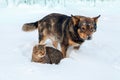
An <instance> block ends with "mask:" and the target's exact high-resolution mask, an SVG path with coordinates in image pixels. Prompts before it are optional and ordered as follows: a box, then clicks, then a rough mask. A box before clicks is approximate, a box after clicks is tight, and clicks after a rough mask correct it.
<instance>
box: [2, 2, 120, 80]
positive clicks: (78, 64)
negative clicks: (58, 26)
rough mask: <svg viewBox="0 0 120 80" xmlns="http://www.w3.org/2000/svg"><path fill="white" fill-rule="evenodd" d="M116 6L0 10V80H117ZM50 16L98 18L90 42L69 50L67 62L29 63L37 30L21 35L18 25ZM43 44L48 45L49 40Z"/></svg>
mask: <svg viewBox="0 0 120 80" xmlns="http://www.w3.org/2000/svg"><path fill="white" fill-rule="evenodd" d="M98 3H99V2H98ZM78 4H79V3H77V6H78ZM105 4H107V5H105ZM108 4H109V5H108ZM110 4H113V5H110ZM117 4H119V1H118V2H116V3H115V2H114V3H113V2H110V3H103V5H102V4H98V5H97V6H96V7H77V8H76V5H73V6H70V5H71V4H69V5H67V6H66V7H64V6H57V7H55V8H53V7H52V8H49V7H42V6H38V5H33V6H27V5H20V6H18V7H8V8H0V33H1V36H0V37H1V38H0V80H33V79H34V80H48V79H49V80H120V49H119V44H120V37H119V34H120V27H119V25H120V22H119V19H120V15H119V13H120V9H119V5H117ZM101 6H102V7H101ZM52 12H57V13H63V14H67V15H71V14H73V15H84V16H90V17H94V16H97V15H99V14H101V17H100V19H99V21H98V28H97V32H96V33H95V34H94V35H93V39H92V40H90V41H86V42H85V43H84V44H83V45H82V46H81V48H80V49H79V50H74V49H72V47H70V48H69V49H68V51H67V58H65V59H63V60H62V61H61V62H60V64H59V65H55V64H52V65H50V64H40V63H34V62H31V54H32V48H33V46H34V45H35V44H37V43H38V33H37V30H36V31H33V32H23V31H22V29H21V28H22V25H23V24H24V23H27V22H34V21H37V20H39V19H41V18H42V17H44V16H45V15H47V14H49V13H52ZM46 42H47V43H49V45H50V41H49V40H48V41H46Z"/></svg>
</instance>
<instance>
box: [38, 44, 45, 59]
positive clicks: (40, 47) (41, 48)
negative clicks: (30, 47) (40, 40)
mask: <svg viewBox="0 0 120 80" xmlns="http://www.w3.org/2000/svg"><path fill="white" fill-rule="evenodd" d="M36 55H37V56H38V57H44V56H45V55H46V47H45V45H40V44H39V45H38V46H37V52H36Z"/></svg>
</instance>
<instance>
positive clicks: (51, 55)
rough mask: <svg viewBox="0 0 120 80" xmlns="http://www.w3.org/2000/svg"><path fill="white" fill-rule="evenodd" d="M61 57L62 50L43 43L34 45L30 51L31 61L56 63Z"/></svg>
mask: <svg viewBox="0 0 120 80" xmlns="http://www.w3.org/2000/svg"><path fill="white" fill-rule="evenodd" d="M62 58H63V55H62V52H60V51H59V50H57V49H55V48H53V47H48V46H45V45H35V46H34V48H33V53H32V61H34V62H40V63H50V64H52V63H55V64H58V63H59V62H60V60H61V59H62Z"/></svg>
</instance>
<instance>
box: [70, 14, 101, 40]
mask: <svg viewBox="0 0 120 80" xmlns="http://www.w3.org/2000/svg"><path fill="white" fill-rule="evenodd" d="M71 17H72V23H73V27H74V29H75V30H76V32H77V33H78V35H79V37H80V38H82V39H83V40H91V38H92V34H93V33H94V32H96V29H97V20H98V18H99V17H100V15H99V16H97V17H93V18H90V17H85V16H73V15H71Z"/></svg>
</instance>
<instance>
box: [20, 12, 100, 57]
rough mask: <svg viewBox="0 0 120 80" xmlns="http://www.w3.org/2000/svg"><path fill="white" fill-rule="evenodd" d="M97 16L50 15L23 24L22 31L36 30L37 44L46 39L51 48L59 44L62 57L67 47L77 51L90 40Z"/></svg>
mask: <svg viewBox="0 0 120 80" xmlns="http://www.w3.org/2000/svg"><path fill="white" fill-rule="evenodd" d="M99 17H100V15H99V16H96V17H92V18H90V17H86V16H79V15H75V16H73V15H71V16H67V15H64V14H59V13H51V14H49V15H47V16H45V17H43V18H42V19H41V20H39V21H36V22H32V23H25V24H24V25H23V27H22V30H23V31H26V32H27V31H33V30H35V29H37V28H38V33H39V44H44V42H45V41H46V39H48V38H49V39H51V40H52V43H53V46H54V47H55V48H57V45H58V43H60V46H61V51H62V54H63V57H66V52H67V49H68V47H69V46H73V47H74V48H75V49H79V47H80V45H81V44H82V43H83V42H85V40H91V39H92V34H93V33H94V32H96V29H97V21H98V18H99Z"/></svg>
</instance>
